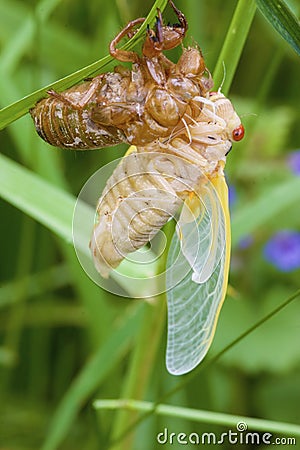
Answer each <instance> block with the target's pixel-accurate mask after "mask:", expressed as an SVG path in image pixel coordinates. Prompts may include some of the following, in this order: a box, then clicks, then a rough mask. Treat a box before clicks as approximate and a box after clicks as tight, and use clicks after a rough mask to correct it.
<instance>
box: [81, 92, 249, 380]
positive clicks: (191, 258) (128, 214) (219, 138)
mask: <svg viewBox="0 0 300 450" xmlns="http://www.w3.org/2000/svg"><path fill="white" fill-rule="evenodd" d="M203 103H204V107H203V108H202V110H201V113H200V114H199V116H198V118H197V121H192V122H191V123H190V124H189V125H188V126H186V127H184V126H183V127H182V129H181V130H180V131H178V132H177V133H176V134H175V135H174V136H173V137H169V138H167V139H162V138H161V139H158V140H156V141H155V142H153V143H151V144H148V145H146V146H138V147H136V148H132V149H131V150H130V151H129V153H128V154H127V156H125V157H124V158H123V159H122V161H121V163H120V164H119V165H118V166H117V168H116V169H115V171H114V172H113V174H112V176H111V177H110V178H109V180H108V181H107V184H106V187H105V189H104V191H103V193H102V196H101V198H100V199H99V202H98V206H97V221H96V224H95V227H94V231H93V234H92V238H91V243H90V247H91V251H92V255H93V258H94V263H95V266H96V268H97V270H98V271H99V273H100V274H101V275H102V276H103V277H108V275H109V272H110V271H111V269H113V268H116V267H117V266H118V265H119V264H120V262H121V261H122V260H123V259H124V258H125V257H126V256H127V255H128V254H129V253H131V252H133V251H135V250H137V249H139V248H141V247H142V246H143V245H145V244H146V243H147V242H148V241H149V240H151V239H152V237H153V236H154V235H155V234H156V233H157V231H158V230H159V229H160V228H161V227H162V226H163V225H164V224H165V223H166V222H167V221H168V220H169V219H170V218H171V217H174V216H175V215H176V212H177V211H178V209H179V208H180V207H182V211H181V214H180V217H179V220H178V222H177V229H176V233H175V234H174V237H173V240H172V243H171V246H170V252H169V256H168V270H167V277H166V281H167V299H168V344H167V357H166V358H167V368H168V370H169V372H170V373H172V374H176V375H179V374H183V373H186V372H189V371H190V370H192V369H193V368H194V367H195V366H196V365H197V364H198V363H199V362H200V361H201V360H202V359H203V357H204V356H205V354H206V353H207V351H208V349H209V347H210V344H211V342H212V338H213V335H214V332H215V328H216V323H217V320H218V316H219V312H220V309H221V306H222V303H223V301H224V298H225V295H226V289H227V281H228V271H229V259H230V222H229V213H228V192H227V185H226V181H225V178H224V173H223V169H224V166H225V162H226V156H227V154H228V153H229V151H230V150H231V146H232V142H233V141H239V140H241V139H242V137H243V136H244V128H243V125H242V124H241V121H240V119H239V117H238V115H237V114H236V112H235V110H234V108H233V106H232V104H231V102H230V101H229V100H228V99H227V98H226V97H225V96H224V95H223V94H222V93H221V92H211V93H209V94H207V96H206V97H205V98H203ZM182 203H183V206H182Z"/></svg>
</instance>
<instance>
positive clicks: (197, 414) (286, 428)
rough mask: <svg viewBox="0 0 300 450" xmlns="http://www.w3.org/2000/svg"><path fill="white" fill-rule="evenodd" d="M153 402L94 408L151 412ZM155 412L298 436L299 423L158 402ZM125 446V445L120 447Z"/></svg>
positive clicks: (113, 403) (108, 402)
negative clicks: (242, 425) (243, 425)
mask: <svg viewBox="0 0 300 450" xmlns="http://www.w3.org/2000/svg"><path fill="white" fill-rule="evenodd" d="M154 406H155V404H154V403H151V402H141V401H137V400H131V399H129V400H96V401H95V402H94V407H95V408H96V409H125V410H127V411H128V410H129V411H142V412H146V413H147V412H152V411H153V408H154ZM155 414H157V415H160V416H168V417H176V418H178V419H188V420H192V421H194V422H201V423H209V424H213V425H222V426H227V427H234V428H235V430H234V431H236V426H237V424H238V423H239V422H243V423H245V424H246V425H247V430H256V431H268V432H271V433H272V432H274V433H276V434H283V435H291V436H300V425H297V424H292V423H284V422H275V421H272V420H265V419H256V418H253V417H247V416H237V415H232V414H223V413H215V412H211V411H203V410H200V409H192V408H182V407H178V406H172V405H165V404H160V405H158V406H156V407H155ZM122 448H125V447H122Z"/></svg>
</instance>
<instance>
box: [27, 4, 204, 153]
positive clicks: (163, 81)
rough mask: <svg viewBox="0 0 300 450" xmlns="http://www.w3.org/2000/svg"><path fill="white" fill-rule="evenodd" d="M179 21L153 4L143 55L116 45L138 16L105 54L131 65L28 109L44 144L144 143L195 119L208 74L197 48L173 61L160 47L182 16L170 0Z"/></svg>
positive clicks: (176, 40) (175, 34) (180, 34)
mask: <svg viewBox="0 0 300 450" xmlns="http://www.w3.org/2000/svg"><path fill="white" fill-rule="evenodd" d="M169 3H170V5H171V6H172V8H173V10H174V11H175V13H176V15H177V17H178V20H179V24H175V25H173V26H169V25H168V26H166V25H164V24H163V20H162V16H161V13H160V11H159V10H158V15H157V18H156V24H155V30H151V29H150V28H149V27H148V29H147V34H146V38H145V42H144V44H143V48H142V56H140V55H138V54H137V53H135V52H132V51H124V50H119V49H117V44H118V43H119V42H120V41H121V40H122V39H123V38H124V37H125V36H131V35H132V34H133V33H135V29H136V26H137V25H139V24H141V23H143V22H144V21H145V19H144V18H139V19H136V20H133V21H132V22H129V24H128V25H127V26H126V27H125V28H124V29H123V30H122V31H121V32H120V33H119V34H118V35H117V36H116V37H115V39H113V41H112V42H111V44H110V47H109V50H110V54H111V55H112V56H113V57H114V58H115V59H117V60H119V61H122V62H131V63H132V69H131V70H129V69H127V68H125V67H123V66H117V67H115V71H114V72H108V73H103V74H100V75H98V76H96V77H95V78H93V79H92V80H89V81H85V82H83V83H82V84H79V85H77V86H74V87H72V88H70V89H68V90H66V91H64V92H62V93H58V92H55V91H49V92H48V94H49V97H48V98H46V99H43V100H41V101H39V102H38V103H37V105H36V106H35V107H34V108H33V109H32V110H31V115H32V117H33V120H34V123H35V127H36V130H37V132H38V134H39V135H40V136H41V137H42V138H43V139H44V140H45V141H46V142H48V143H49V144H51V145H55V146H57V147H61V148H69V149H79V150H84V149H92V148H100V147H105V146H111V145H116V144H118V143H120V142H126V143H129V144H134V145H145V144H148V143H151V142H153V141H154V140H155V139H157V138H162V137H168V136H170V135H171V134H172V133H174V132H175V131H176V128H178V127H181V126H182V124H184V123H185V117H188V118H189V120H194V119H197V116H198V115H199V113H200V111H201V108H202V106H203V103H202V101H201V99H202V98H203V97H205V95H206V93H207V92H208V91H209V89H211V87H212V80H211V77H210V74H209V72H208V71H207V69H206V67H205V63H204V60H203V57H202V54H201V52H200V50H199V49H198V48H188V49H184V50H183V53H182V55H181V57H180V58H179V61H178V62H177V64H175V63H173V62H171V61H170V60H169V59H168V58H167V57H166V56H165V55H164V54H163V51H165V50H169V49H172V48H175V47H177V46H178V45H180V44H181V42H182V40H183V38H184V36H185V34H186V31H187V22H186V19H185V17H184V15H183V14H182V12H181V11H179V10H178V9H177V8H176V6H175V5H174V3H173V2H172V0H169Z"/></svg>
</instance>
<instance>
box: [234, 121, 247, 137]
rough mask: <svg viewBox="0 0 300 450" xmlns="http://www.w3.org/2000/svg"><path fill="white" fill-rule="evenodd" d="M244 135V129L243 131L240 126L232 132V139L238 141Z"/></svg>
mask: <svg viewBox="0 0 300 450" xmlns="http://www.w3.org/2000/svg"><path fill="white" fill-rule="evenodd" d="M244 134H245V129H244V127H243V125H242V124H241V125H239V126H238V127H237V128H235V129H234V130H233V132H232V139H233V140H234V141H240V140H241V139H243V137H244Z"/></svg>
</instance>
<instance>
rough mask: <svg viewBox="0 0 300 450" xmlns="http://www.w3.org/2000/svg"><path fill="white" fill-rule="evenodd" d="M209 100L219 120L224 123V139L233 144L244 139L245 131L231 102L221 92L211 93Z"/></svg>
mask: <svg viewBox="0 0 300 450" xmlns="http://www.w3.org/2000/svg"><path fill="white" fill-rule="evenodd" d="M209 99H210V100H211V101H212V102H213V103H214V108H215V115H216V118H217V120H218V119H219V120H220V121H222V120H223V121H224V138H226V139H228V140H229V141H231V142H232V141H240V140H241V139H243V137H244V134H245V129H244V126H243V125H242V123H241V119H240V118H239V116H238V115H237V113H236V111H235V109H234V107H233V105H232V103H231V101H230V100H229V99H228V98H226V97H225V95H224V94H222V93H221V92H210V95H209Z"/></svg>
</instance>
